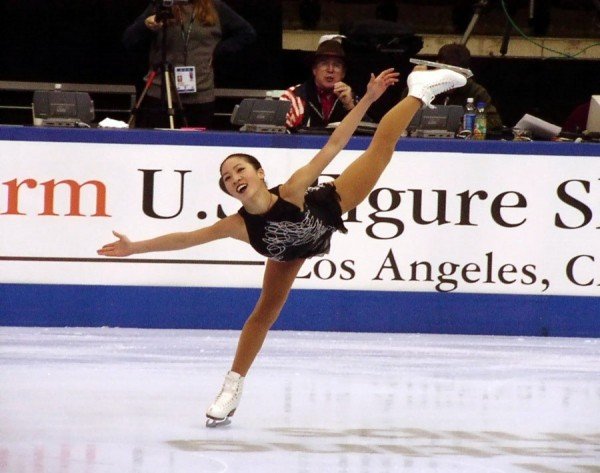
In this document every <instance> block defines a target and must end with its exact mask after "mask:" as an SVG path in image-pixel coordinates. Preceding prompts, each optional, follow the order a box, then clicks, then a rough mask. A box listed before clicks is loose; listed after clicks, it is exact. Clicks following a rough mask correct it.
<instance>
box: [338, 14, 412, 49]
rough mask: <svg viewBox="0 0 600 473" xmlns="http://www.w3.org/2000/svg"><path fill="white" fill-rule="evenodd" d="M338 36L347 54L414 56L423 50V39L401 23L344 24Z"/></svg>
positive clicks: (369, 22)
mask: <svg viewBox="0 0 600 473" xmlns="http://www.w3.org/2000/svg"><path fill="white" fill-rule="evenodd" d="M340 34H342V35H344V36H346V40H345V42H344V46H345V48H346V50H347V51H348V52H349V53H357V52H358V53H360V52H362V53H384V54H385V53H393V54H401V55H406V56H414V55H416V54H417V53H418V52H419V51H420V50H421V49H422V48H423V38H421V37H420V36H417V35H415V34H414V33H413V31H412V29H411V28H409V27H408V26H407V25H405V24H403V23H396V22H392V21H385V20H363V21H353V22H349V23H345V24H343V25H342V26H341V27H340Z"/></svg>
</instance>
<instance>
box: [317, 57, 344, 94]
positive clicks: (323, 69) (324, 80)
mask: <svg viewBox="0 0 600 473" xmlns="http://www.w3.org/2000/svg"><path fill="white" fill-rule="evenodd" d="M312 71H313V76H315V84H317V87H318V88H320V89H325V90H328V89H333V86H334V85H335V84H336V83H337V82H340V81H342V80H343V79H344V76H345V75H346V66H345V64H344V61H343V60H342V59H340V58H338V57H336V56H323V57H321V58H320V59H319V60H317V62H315V64H314V66H313V70H312Z"/></svg>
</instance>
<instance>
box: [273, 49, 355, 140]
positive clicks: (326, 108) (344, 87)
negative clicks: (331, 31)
mask: <svg viewBox="0 0 600 473" xmlns="http://www.w3.org/2000/svg"><path fill="white" fill-rule="evenodd" d="M312 75H313V76H312V77H311V78H310V79H309V80H307V81H306V82H304V83H302V84H298V85H295V86H293V87H290V88H289V89H287V90H286V91H285V92H284V93H283V94H282V96H281V97H280V100H289V101H290V102H292V106H291V109H290V112H289V113H288V116H287V120H286V125H287V127H288V128H290V129H296V128H301V127H324V126H326V125H328V124H329V123H333V122H340V121H342V120H343V118H344V117H345V116H346V115H347V114H348V112H349V111H350V110H352V109H353V108H354V105H355V104H356V101H357V100H356V96H355V94H354V92H353V91H352V88H351V87H350V86H349V85H348V84H346V83H344V82H343V80H344V77H345V76H346V54H345V53H344V48H343V47H342V44H341V38H335V39H326V38H321V41H320V43H319V46H318V47H317V50H316V51H315V54H314V57H313V61H312Z"/></svg>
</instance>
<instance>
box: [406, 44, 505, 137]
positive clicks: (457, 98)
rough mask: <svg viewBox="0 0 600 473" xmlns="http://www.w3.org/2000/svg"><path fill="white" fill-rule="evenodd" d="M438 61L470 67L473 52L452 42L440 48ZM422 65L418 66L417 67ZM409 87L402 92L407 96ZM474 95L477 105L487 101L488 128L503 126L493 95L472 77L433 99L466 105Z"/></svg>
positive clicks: (442, 102) (437, 102)
mask: <svg viewBox="0 0 600 473" xmlns="http://www.w3.org/2000/svg"><path fill="white" fill-rule="evenodd" d="M436 61H437V62H441V63H444V64H449V65H451V66H457V67H463V68H465V69H469V68H470V66H471V52H470V51H469V49H468V48H467V47H466V46H463V45H462V44H457V43H452V44H446V45H444V46H442V47H441V48H440V50H439V51H438V54H437V59H436ZM419 67H420V66H416V67H415V69H417V68H419ZM407 93H408V89H405V90H404V93H403V94H402V96H403V97H406V94H407ZM469 97H473V101H474V102H475V105H477V103H478V102H485V103H486V108H485V111H486V116H487V128H488V130H494V129H498V128H502V119H501V117H500V114H499V113H498V110H497V109H496V106H495V105H494V103H493V100H492V97H491V96H490V94H489V93H488V91H487V90H486V89H485V87H483V86H482V85H481V84H478V83H477V82H475V81H474V80H473V78H470V79H468V80H467V84H466V85H464V86H463V87H459V88H457V89H454V90H451V91H449V92H446V93H444V94H440V95H438V96H437V97H436V98H435V100H434V101H433V104H434V105H460V106H461V107H464V106H465V105H466V103H467V99H468V98H469Z"/></svg>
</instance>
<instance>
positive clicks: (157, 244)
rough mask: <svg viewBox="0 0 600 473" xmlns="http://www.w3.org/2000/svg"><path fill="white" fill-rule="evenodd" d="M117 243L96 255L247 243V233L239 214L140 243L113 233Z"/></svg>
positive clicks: (117, 255) (116, 255) (103, 248)
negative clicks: (231, 240) (225, 241)
mask: <svg viewBox="0 0 600 473" xmlns="http://www.w3.org/2000/svg"><path fill="white" fill-rule="evenodd" d="M113 234H114V235H115V236H116V237H117V238H118V239H117V241H114V242H112V243H108V244H106V245H104V246H103V247H102V248H100V249H99V250H98V251H97V253H98V254H99V255H101V256H112V257H123V256H130V255H133V254H136V253H149V252H152V251H172V250H182V249H184V248H190V247H192V246H197V245H202V244H203V243H208V242H210V241H214V240H219V239H221V238H227V237H231V238H235V239H237V240H242V241H245V242H248V232H247V231H246V226H245V224H244V221H243V219H242V217H241V216H240V215H239V214H234V215H230V216H229V217H226V218H224V219H222V220H219V221H218V222H216V223H215V224H213V225H210V226H208V227H204V228H200V229H198V230H193V231H190V232H177V233H168V234H166V235H161V236H158V237H156V238H151V239H149V240H141V241H131V240H129V238H127V237H126V236H125V235H123V234H121V233H117V232H115V231H113Z"/></svg>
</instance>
